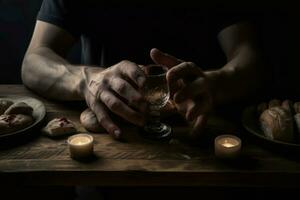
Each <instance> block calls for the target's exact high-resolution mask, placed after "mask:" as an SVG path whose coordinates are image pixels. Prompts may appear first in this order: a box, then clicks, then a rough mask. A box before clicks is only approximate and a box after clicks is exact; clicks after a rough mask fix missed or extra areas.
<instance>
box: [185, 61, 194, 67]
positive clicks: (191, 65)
mask: <svg viewBox="0 0 300 200" xmlns="http://www.w3.org/2000/svg"><path fill="white" fill-rule="evenodd" d="M185 64H186V65H187V66H188V67H193V66H194V65H195V64H194V63H193V62H190V61H188V62H185Z"/></svg>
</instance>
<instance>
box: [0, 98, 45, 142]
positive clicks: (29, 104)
mask: <svg viewBox="0 0 300 200" xmlns="http://www.w3.org/2000/svg"><path fill="white" fill-rule="evenodd" d="M45 116H46V108H45V106H44V104H43V103H42V102H41V101H39V100H38V99H35V98H32V97H27V96H1V95H0V141H1V140H4V139H7V138H9V137H13V136H15V137H18V136H22V135H24V134H28V133H30V131H32V130H33V129H34V128H36V127H37V126H38V125H40V124H41V123H42V121H43V120H44V118H45ZM37 132H38V131H37Z"/></svg>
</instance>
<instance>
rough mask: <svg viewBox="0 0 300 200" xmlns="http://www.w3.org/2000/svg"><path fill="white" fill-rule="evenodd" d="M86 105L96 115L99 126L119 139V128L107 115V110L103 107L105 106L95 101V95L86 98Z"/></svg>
mask: <svg viewBox="0 0 300 200" xmlns="http://www.w3.org/2000/svg"><path fill="white" fill-rule="evenodd" d="M87 103H88V106H89V108H90V109H91V110H92V111H93V113H94V114H95V115H96V118H97V120H98V122H99V123H100V124H101V126H102V127H103V128H104V129H105V130H106V131H107V132H108V133H109V134H110V135H111V136H113V137H114V138H116V139H119V138H120V137H121V130H120V128H119V127H118V126H117V125H116V124H115V123H114V122H113V121H112V120H111V118H110V117H109V115H108V112H107V110H106V108H105V106H104V105H103V104H102V103H101V102H99V101H96V98H95V97H91V98H90V99H89V100H88V102H87Z"/></svg>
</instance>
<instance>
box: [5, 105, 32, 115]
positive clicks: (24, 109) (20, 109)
mask: <svg viewBox="0 0 300 200" xmlns="http://www.w3.org/2000/svg"><path fill="white" fill-rule="evenodd" d="M32 112H33V108H32V107H30V106H29V105H28V104H27V103H24V102H18V103H14V104H12V105H11V106H10V107H9V108H8V109H7V110H6V111H5V113H4V114H6V115H10V114H23V115H30V116H32Z"/></svg>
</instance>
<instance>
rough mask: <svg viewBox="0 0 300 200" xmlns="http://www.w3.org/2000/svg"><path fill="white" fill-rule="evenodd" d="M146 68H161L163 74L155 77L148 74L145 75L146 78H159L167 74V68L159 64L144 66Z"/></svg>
mask: <svg viewBox="0 0 300 200" xmlns="http://www.w3.org/2000/svg"><path fill="white" fill-rule="evenodd" d="M145 67H146V68H149V67H161V68H162V69H163V73H161V74H156V75H149V74H146V76H147V77H161V76H165V75H166V74H167V72H168V67H167V66H165V65H161V64H148V65H145Z"/></svg>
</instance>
